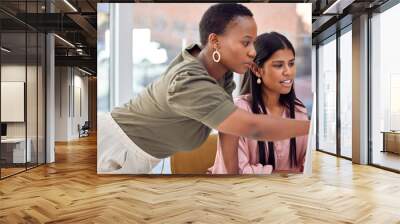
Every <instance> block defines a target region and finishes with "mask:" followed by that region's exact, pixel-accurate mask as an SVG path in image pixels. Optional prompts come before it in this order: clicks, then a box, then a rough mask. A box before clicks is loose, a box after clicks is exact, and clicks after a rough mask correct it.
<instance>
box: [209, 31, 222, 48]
mask: <svg viewBox="0 0 400 224" xmlns="http://www.w3.org/2000/svg"><path fill="white" fill-rule="evenodd" d="M208 43H210V46H211V48H212V49H219V43H218V36H217V34H215V33H210V35H208Z"/></svg>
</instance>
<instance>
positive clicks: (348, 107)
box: [340, 27, 353, 158]
mask: <svg viewBox="0 0 400 224" xmlns="http://www.w3.org/2000/svg"><path fill="white" fill-rule="evenodd" d="M349 28H350V29H349V30H348V31H347V32H345V33H343V34H342V35H341V36H340V135H341V136H340V154H341V155H342V156H345V157H348V158H351V157H352V148H351V144H352V125H351V124H352V77H353V76H352V49H351V48H352V33H351V27H349Z"/></svg>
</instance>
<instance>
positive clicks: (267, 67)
mask: <svg viewBox="0 0 400 224" xmlns="http://www.w3.org/2000/svg"><path fill="white" fill-rule="evenodd" d="M257 76H258V77H261V79H262V83H263V87H264V88H265V89H266V90H267V91H270V92H274V93H277V94H288V93H289V92H290V90H291V89H292V86H293V82H294V79H295V77H296V65H295V57H294V54H293V52H292V51H291V50H290V49H288V48H285V49H281V50H277V51H276V52H275V53H273V54H272V56H271V57H270V58H269V59H268V60H267V61H265V63H264V64H263V66H262V68H258V72H257Z"/></svg>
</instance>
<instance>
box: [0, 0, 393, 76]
mask: <svg viewBox="0 0 400 224" xmlns="http://www.w3.org/2000/svg"><path fill="white" fill-rule="evenodd" d="M387 1H388V0H292V1H288V0H286V1H284V0H269V1H265V0H263V1H261V0H255V1H254V0H253V1H251V0H250V1H248V2H270V3H277V2H280V3H283V2H292V3H312V35H313V43H314V44H315V43H316V42H318V41H319V40H321V39H323V38H325V37H327V36H329V35H331V34H332V33H333V32H335V30H336V27H335V26H337V24H340V26H346V24H347V23H349V24H350V23H351V20H352V17H354V16H357V15H359V14H360V13H365V12H366V11H368V10H373V9H375V8H377V7H379V6H380V5H382V4H383V3H385V2H387ZM98 2H133V1H128V0H126V1H101V0H67V1H65V0H47V5H46V1H45V0H23V1H22V0H19V1H18V0H1V1H0V27H1V30H2V32H3V33H4V34H3V35H2V39H3V40H2V44H3V46H5V42H8V43H10V44H9V47H12V48H14V49H16V50H15V54H16V55H18V51H21V52H20V53H21V54H25V52H24V51H27V52H28V55H29V52H33V53H34V52H35V50H34V48H35V47H36V45H37V43H36V42H35V41H34V40H35V39H34V36H32V35H31V36H28V40H27V42H28V45H27V46H28V48H27V49H26V50H25V48H24V47H21V46H25V41H26V40H25V38H23V37H24V33H25V30H26V29H27V30H28V32H30V31H39V32H54V33H56V34H57V35H58V36H59V37H61V38H62V39H64V40H67V41H68V42H69V43H71V44H72V45H73V46H72V45H71V44H68V43H66V42H65V41H63V40H62V39H61V38H58V37H57V38H55V53H56V65H69V66H80V67H81V68H85V69H87V70H90V71H91V72H92V73H96V64H97V62H96V46H97V43H96V42H97V41H96V40H97V39H96V36H97V12H96V9H97V6H96V5H97V3H98ZM135 2H154V1H148V0H144V1H135ZM157 2H166V1H157ZM175 2H177V1H175ZM68 3H69V4H68ZM50 11H52V13H49V12H50ZM339 20H341V22H340V23H337V22H338V21H339ZM346 21H347V22H346ZM32 38H33V40H31V39H32ZM31 42H32V43H31ZM39 47H41V45H40V44H39Z"/></svg>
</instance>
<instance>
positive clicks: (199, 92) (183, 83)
mask: <svg viewBox="0 0 400 224" xmlns="http://www.w3.org/2000/svg"><path fill="white" fill-rule="evenodd" d="M167 103H168V105H169V106H170V108H171V109H172V110H173V111H175V112H176V113H178V114H180V115H182V116H186V117H189V118H191V119H194V120H197V121H200V122H202V123H203V124H205V125H207V126H209V127H211V128H214V129H216V128H217V127H218V125H219V124H220V123H222V121H224V120H225V119H226V118H227V117H228V116H229V115H230V114H231V113H233V111H235V110H236V106H235V105H234V104H233V102H232V96H231V95H229V94H228V93H227V92H226V91H225V90H224V88H222V87H221V86H219V85H218V83H217V81H216V80H215V79H214V78H212V77H211V76H208V75H204V74H191V73H189V72H183V73H180V74H178V75H176V76H175V77H174V78H172V79H171V81H170V83H169V85H168V87H167Z"/></svg>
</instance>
